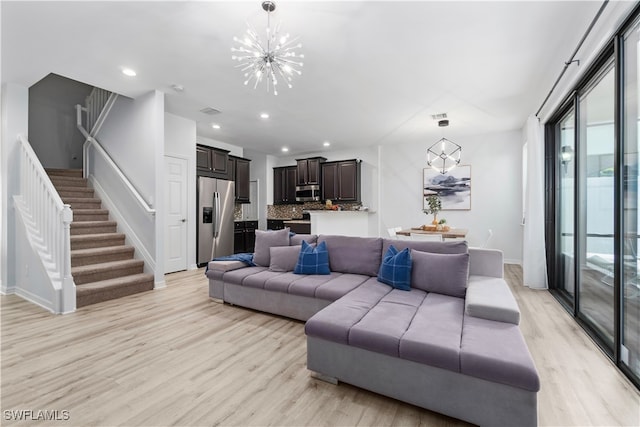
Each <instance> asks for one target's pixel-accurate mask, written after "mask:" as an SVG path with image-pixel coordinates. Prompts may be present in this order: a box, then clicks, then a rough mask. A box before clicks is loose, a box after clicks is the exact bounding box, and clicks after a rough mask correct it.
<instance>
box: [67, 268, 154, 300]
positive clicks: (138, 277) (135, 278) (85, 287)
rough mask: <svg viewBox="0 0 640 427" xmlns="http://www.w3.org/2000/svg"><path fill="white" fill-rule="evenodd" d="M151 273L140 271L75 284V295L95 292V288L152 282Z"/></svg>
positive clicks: (101, 288) (102, 288)
mask: <svg viewBox="0 0 640 427" xmlns="http://www.w3.org/2000/svg"><path fill="white" fill-rule="evenodd" d="M153 279H154V277H153V274H147V273H140V274H132V275H130V276H123V277H118V278H116V279H107V280H100V281H99V282H91V283H84V284H82V285H77V286H76V295H78V294H83V293H88V292H95V291H96V290H104V289H107V288H121V287H125V286H130V285H132V284H136V283H139V282H146V281H151V282H152V283H153Z"/></svg>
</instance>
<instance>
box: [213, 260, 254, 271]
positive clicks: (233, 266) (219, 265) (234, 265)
mask: <svg viewBox="0 0 640 427" xmlns="http://www.w3.org/2000/svg"><path fill="white" fill-rule="evenodd" d="M246 266H247V264H245V263H244V262H242V261H209V268H208V269H209V270H215V271H231V270H237V269H239V268H244V267H246Z"/></svg>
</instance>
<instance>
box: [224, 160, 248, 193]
mask: <svg viewBox="0 0 640 427" xmlns="http://www.w3.org/2000/svg"><path fill="white" fill-rule="evenodd" d="M250 162H251V160H249V159H243V158H242V157H235V156H229V169H230V175H229V178H230V179H231V180H233V181H235V183H236V184H235V186H236V202H238V203H251V201H250V200H249V197H250V190H249V177H250V174H251V171H250Z"/></svg>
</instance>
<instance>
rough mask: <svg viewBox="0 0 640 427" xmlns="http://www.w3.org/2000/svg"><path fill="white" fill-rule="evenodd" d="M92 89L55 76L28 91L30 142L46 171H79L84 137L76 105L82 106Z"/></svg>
mask: <svg viewBox="0 0 640 427" xmlns="http://www.w3.org/2000/svg"><path fill="white" fill-rule="evenodd" d="M92 89H93V87H92V86H89V85H87V84H84V83H80V82H77V81H75V80H71V79H68V78H66V77H62V76H59V75H57V74H49V75H48V76H46V77H45V78H43V79H42V80H40V81H39V82H37V83H36V84H34V85H33V86H31V87H30V88H29V142H30V143H31V146H32V147H33V150H34V151H35V153H36V155H37V156H38V158H39V159H40V161H41V162H42V165H43V166H44V167H45V168H62V169H68V168H72V169H81V168H82V144H83V143H84V137H83V136H82V134H81V133H80V131H78V129H77V128H76V109H75V106H76V104H80V105H84V101H85V98H86V97H87V96H88V95H89V93H91V90H92Z"/></svg>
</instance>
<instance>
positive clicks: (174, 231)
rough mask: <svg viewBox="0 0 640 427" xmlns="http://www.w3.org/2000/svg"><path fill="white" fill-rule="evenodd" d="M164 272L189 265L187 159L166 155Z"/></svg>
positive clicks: (185, 267)
mask: <svg viewBox="0 0 640 427" xmlns="http://www.w3.org/2000/svg"><path fill="white" fill-rule="evenodd" d="M164 163H165V173H166V178H165V179H166V182H165V189H166V197H165V204H166V206H165V212H166V220H165V236H164V256H165V262H164V266H165V273H172V272H174V271H180V270H186V269H187V160H186V159H181V158H178V157H171V156H165V158H164Z"/></svg>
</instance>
